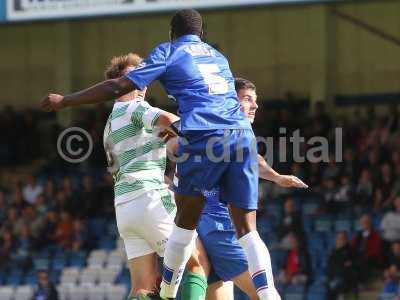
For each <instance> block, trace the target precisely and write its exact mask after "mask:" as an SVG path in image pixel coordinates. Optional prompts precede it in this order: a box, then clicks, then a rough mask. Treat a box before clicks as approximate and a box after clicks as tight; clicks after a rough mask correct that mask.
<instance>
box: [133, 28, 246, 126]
mask: <svg viewBox="0 0 400 300" xmlns="http://www.w3.org/2000/svg"><path fill="white" fill-rule="evenodd" d="M127 78H128V79H130V80H131V81H132V82H133V83H134V84H135V85H136V86H137V87H138V88H139V89H143V88H145V87H146V86H148V85H149V84H150V83H151V82H152V81H154V80H159V81H160V82H161V84H162V85H163V86H164V88H165V90H166V91H167V93H168V95H169V97H170V98H172V99H174V100H175V101H177V103H178V106H179V113H180V117H181V130H182V131H183V132H185V131H188V130H209V129H251V126H250V123H249V121H248V120H247V119H246V118H245V116H244V114H243V112H242V111H241V110H240V103H239V100H238V98H237V95H236V91H235V86H234V78H233V76H232V72H231V70H230V68H229V63H228V61H227V59H226V58H225V57H224V56H223V55H222V54H221V53H220V52H218V51H217V50H215V49H214V48H213V47H211V46H210V45H208V44H206V43H204V42H202V41H201V39H200V38H199V37H198V36H196V35H184V36H181V37H179V38H178V39H176V40H175V41H173V42H170V43H163V44H161V45H159V46H158V47H156V48H155V49H154V50H153V51H152V52H151V53H150V55H149V56H148V57H147V58H146V59H145V60H144V61H143V63H141V64H140V65H139V66H138V67H137V68H136V69H135V70H133V71H131V72H130V73H128V74H127Z"/></svg>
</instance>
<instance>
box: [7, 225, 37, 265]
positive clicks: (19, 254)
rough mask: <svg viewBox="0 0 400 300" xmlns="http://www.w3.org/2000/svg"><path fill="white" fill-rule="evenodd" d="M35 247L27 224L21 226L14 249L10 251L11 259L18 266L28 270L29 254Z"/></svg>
mask: <svg viewBox="0 0 400 300" xmlns="http://www.w3.org/2000/svg"><path fill="white" fill-rule="evenodd" d="M35 248H36V241H35V239H34V237H33V236H32V233H31V230H30V228H29V226H28V225H24V226H22V228H21V230H20V232H19V234H18V236H17V241H16V247H15V251H14V252H13V253H12V258H13V261H14V262H16V263H17V265H18V266H19V267H20V268H22V269H24V270H28V269H29V268H30V267H31V265H32V257H31V254H32V252H33V251H34V250H35Z"/></svg>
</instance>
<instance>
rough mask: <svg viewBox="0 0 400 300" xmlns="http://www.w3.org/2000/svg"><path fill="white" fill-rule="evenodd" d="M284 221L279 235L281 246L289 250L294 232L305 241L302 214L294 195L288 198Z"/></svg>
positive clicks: (285, 205) (279, 229)
mask: <svg viewBox="0 0 400 300" xmlns="http://www.w3.org/2000/svg"><path fill="white" fill-rule="evenodd" d="M281 220H282V222H281V224H279V226H278V237H279V239H280V243H281V247H282V248H283V249H287V250H289V249H290V248H291V247H292V243H293V241H292V235H293V234H294V235H295V236H296V237H297V238H298V239H299V240H300V242H301V243H303V242H304V240H305V239H304V229H303V221H302V218H301V214H300V213H299V211H298V210H297V208H296V203H295V202H294V200H293V198H292V197H289V198H287V199H286V201H285V204H284V214H283V217H282V218H281Z"/></svg>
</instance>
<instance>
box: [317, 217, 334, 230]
mask: <svg viewBox="0 0 400 300" xmlns="http://www.w3.org/2000/svg"><path fill="white" fill-rule="evenodd" d="M331 229H332V221H331V219H330V218H319V219H316V220H315V221H314V230H315V231H316V232H330V231H331Z"/></svg>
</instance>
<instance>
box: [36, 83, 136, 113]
mask: <svg viewBox="0 0 400 300" xmlns="http://www.w3.org/2000/svg"><path fill="white" fill-rule="evenodd" d="M135 89H138V88H137V87H136V86H135V84H134V83H133V82H132V81H131V80H129V79H127V78H126V77H120V78H116V79H110V80H106V81H103V82H101V83H98V84H96V85H94V86H92V87H90V88H88V89H85V90H82V91H79V92H76V93H73V94H69V95H65V96H63V95H58V94H49V95H48V96H46V97H45V98H44V99H43V100H42V101H41V103H40V107H41V108H42V109H43V110H44V111H58V110H60V109H63V108H66V107H73V106H80V105H84V104H96V103H101V102H105V101H109V100H113V99H116V98H118V97H120V96H122V95H125V94H127V93H129V92H131V91H133V90H135Z"/></svg>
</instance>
